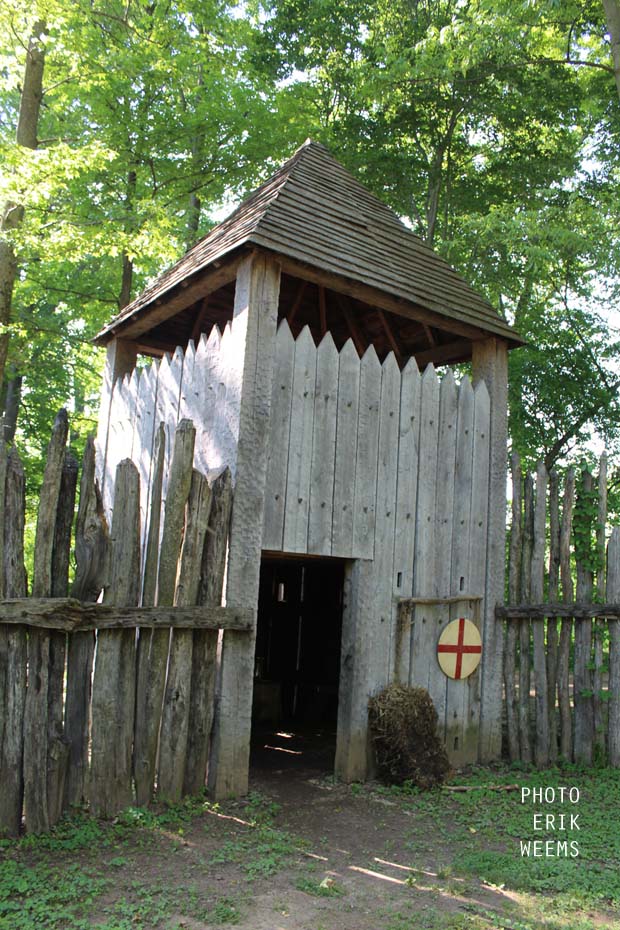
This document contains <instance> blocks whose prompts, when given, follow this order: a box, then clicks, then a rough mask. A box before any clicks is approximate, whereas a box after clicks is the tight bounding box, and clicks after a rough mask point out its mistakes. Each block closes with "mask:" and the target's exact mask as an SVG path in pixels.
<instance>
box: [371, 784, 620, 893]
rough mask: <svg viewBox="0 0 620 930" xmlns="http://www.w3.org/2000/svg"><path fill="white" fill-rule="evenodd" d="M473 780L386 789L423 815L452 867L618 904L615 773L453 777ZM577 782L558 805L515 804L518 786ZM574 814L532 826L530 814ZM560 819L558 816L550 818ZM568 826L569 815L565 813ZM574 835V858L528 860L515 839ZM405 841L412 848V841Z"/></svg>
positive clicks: (618, 787)
mask: <svg viewBox="0 0 620 930" xmlns="http://www.w3.org/2000/svg"><path fill="white" fill-rule="evenodd" d="M454 783H455V784H461V785H468V786H478V787H477V788H476V790H472V791H468V792H463V793H460V792H450V793H449V792H447V791H439V790H437V791H431V792H426V793H421V792H419V791H417V790H415V789H411V788H407V787H405V788H403V789H386V791H387V792H388V793H389V794H391V795H392V796H394V797H397V798H399V799H400V801H401V803H402V804H403V806H404V807H405V808H407V809H409V810H411V811H414V812H415V813H416V814H418V815H423V816H424V817H425V819H427V820H428V821H430V823H431V824H432V826H433V829H434V830H435V831H436V835H437V836H439V837H441V836H443V837H444V838H445V841H446V842H449V843H450V844H451V846H452V847H453V851H454V855H453V857H452V867H453V869H454V871H455V872H458V873H460V874H463V875H475V876H477V877H479V878H481V879H483V880H484V881H486V882H487V883H490V884H493V885H498V886H502V887H506V888H512V889H515V890H520V891H529V892H541V893H550V894H555V895H562V896H563V897H564V899H570V900H573V901H578V902H580V903H581V904H583V905H592V904H594V905H607V906H608V905H612V906H618V905H620V831H618V830H617V829H616V828H615V824H616V823H617V822H618V820H620V771H618V770H611V769H590V770H584V769H579V768H578V767H575V766H569V767H565V768H563V769H553V770H548V771H545V772H526V771H523V770H522V769H505V770H497V771H494V772H489V770H488V769H476V770H474V771H472V772H471V773H470V774H468V775H467V776H464V777H461V778H458V779H455V780H454ZM490 784H504V785H506V784H515V785H517V786H518V790H516V791H493V790H491V789H490V788H489V787H487V786H488V785H490ZM560 786H566V787H568V786H577V787H578V788H579V790H580V800H579V802H578V803H577V804H576V805H573V804H570V803H565V804H561V803H558V802H556V803H555V804H545V803H536V804H533V803H531V802H527V803H521V788H522V787H528V788H542V789H544V788H550V787H553V788H555V789H558V788H559V787H560ZM541 811H542V812H543V813H553V814H555V815H556V816H557V815H558V814H561V813H565V814H570V813H577V814H578V815H579V826H580V830H579V831H573V832H568V831H567V832H563V833H562V832H559V831H558V832H555V833H553V832H549V833H547V832H546V831H544V830H543V831H542V832H538V831H535V830H534V824H533V815H534V813H535V812H541ZM556 824H559V820H558V821H556ZM567 824H568V818H567ZM534 839H542V840H547V839H551V840H565V841H567V842H568V843H569V844H570V841H571V840H576V841H577V842H578V847H579V856H578V857H577V858H570V857H568V858H567V857H559V858H527V857H524V856H522V855H521V841H528V840H534ZM410 847H411V848H412V849H416V848H418V844H417V843H416V840H415V839H414V840H413V841H412V842H411V844H410Z"/></svg>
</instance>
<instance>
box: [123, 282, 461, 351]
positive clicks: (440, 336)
mask: <svg viewBox="0 0 620 930" xmlns="http://www.w3.org/2000/svg"><path fill="white" fill-rule="evenodd" d="M234 298H235V282H234V281H231V282H230V283H229V284H226V285H225V286H224V287H221V288H219V290H217V291H215V292H214V293H212V294H209V296H208V297H205V298H203V299H201V300H199V301H198V302H196V303H194V304H192V305H191V306H188V307H186V309H185V310H182V311H181V312H180V313H177V314H176V315H175V316H173V317H170V318H168V319H166V320H164V321H163V322H162V323H160V324H159V325H157V326H155V327H154V328H153V329H151V330H149V332H148V333H145V334H144V336H142V337H141V339H142V340H143V341H141V342H140V343H139V347H138V348H139V351H140V352H143V353H144V354H149V355H162V354H163V353H164V352H173V351H174V349H175V347H176V346H178V345H180V346H183V347H185V346H186V345H187V343H188V341H189V340H190V339H193V340H194V342H197V341H198V339H199V338H200V336H201V334H202V333H206V334H207V335H208V334H209V333H210V331H211V329H212V328H213V326H215V325H217V326H219V327H220V329H223V328H224V326H225V325H226V323H227V322H228V321H230V320H232V315H233V305H234ZM278 318H279V320H282V319H284V318H286V319H287V321H288V323H289V326H290V327H291V330H292V333H293V335H294V336H295V337H297V336H298V335H299V333H300V332H301V330H302V329H303V327H304V326H309V327H310V331H311V333H312V336H313V338H314V341H315V342H316V344H317V345H318V343H319V342H320V341H321V339H322V338H323V336H324V335H325V333H326V332H328V331H329V332H330V333H331V334H332V337H333V339H334V342H335V343H336V347H337V348H338V349H341V348H342V346H343V345H344V343H345V342H346V341H347V339H352V341H353V344H354V345H355V348H356V349H357V351H358V353H359V355H360V356H361V355H363V354H364V352H365V351H366V349H367V348H368V346H369V345H374V347H375V349H376V351H377V354H378V356H379V359H380V360H381V361H383V359H384V358H385V357H386V355H388V353H389V352H394V355H395V357H396V361H397V362H398V364H399V365H400V366H401V367H402V366H403V365H404V364H405V363H406V362H407V360H408V359H409V358H410V357H411V356H415V358H416V361H417V363H418V367H419V368H420V369H423V368H424V367H425V366H426V365H427V364H428V363H429V362H433V363H434V364H435V365H444V364H448V363H454V362H460V361H465V360H467V359H469V358H471V351H472V350H471V341H470V340H467V339H464V338H462V337H455V336H454V334H451V333H449V332H446V331H445V330H440V329H436V328H434V327H431V326H429V325H428V324H427V323H423V322H421V321H419V320H414V319H410V318H408V317H406V316H401V315H399V314H396V313H390V312H389V311H387V310H382V309H380V308H378V307H373V306H371V305H370V304H368V303H365V302H364V301H362V300H358V299H355V298H353V297H348V296H346V295H345V294H340V293H337V292H336V291H334V290H331V289H330V288H327V287H323V286H321V285H318V284H313V283H311V282H309V281H302V280H300V279H299V278H295V277H292V276H291V275H287V274H283V275H282V279H281V285H280V303H279V309H278Z"/></svg>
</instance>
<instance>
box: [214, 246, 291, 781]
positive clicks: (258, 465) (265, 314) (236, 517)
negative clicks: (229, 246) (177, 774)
mask: <svg viewBox="0 0 620 930" xmlns="http://www.w3.org/2000/svg"><path fill="white" fill-rule="evenodd" d="M279 292H280V268H279V265H278V264H277V263H276V262H275V261H274V260H273V259H271V258H269V257H268V256H266V255H262V254H256V255H252V256H250V257H249V258H247V259H246V260H244V261H243V262H242V263H241V265H240V266H239V270H238V272H237V284H236V291H235V308H234V314H233V321H232V330H231V336H232V341H233V343H234V349H235V351H233V352H231V359H234V360H235V363H236V368H235V370H234V371H231V372H230V382H229V386H230V388H231V395H232V396H231V401H232V403H231V414H232V416H233V417H234V418H235V420H236V422H235V423H233V432H234V431H236V430H238V447H237V467H236V484H235V493H234V498H233V509H232V523H231V530H230V546H229V557H228V583H227V590H226V603H227V605H228V606H235V607H248V608H251V609H252V610H253V611H254V612H255V622H254V629H253V630H252V632H251V633H250V634H248V633H237V632H232V631H227V632H226V633H225V634H224V638H223V642H222V656H221V667H220V699H219V706H218V710H217V714H216V720H215V729H214V734H213V748H212V754H211V759H210V761H209V787H210V789H211V791H212V792H213V794H214V796H215V797H216V798H224V797H230V796H235V795H240V794H245V793H246V792H247V789H248V765H249V754H250V730H251V722H252V690H253V681H254V650H255V643H256V610H257V607H258V584H259V574H260V558H261V547H262V536H263V516H264V509H265V484H266V477H267V453H268V449H267V442H268V435H269V418H270V408H271V392H272V381H273V369H274V351H275V342H276V324H277V318H278V297H279ZM235 401H236V403H235Z"/></svg>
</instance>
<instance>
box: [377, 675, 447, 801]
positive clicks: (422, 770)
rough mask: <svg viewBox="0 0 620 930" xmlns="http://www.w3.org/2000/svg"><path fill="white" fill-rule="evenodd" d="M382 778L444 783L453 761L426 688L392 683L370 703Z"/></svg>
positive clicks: (427, 785) (419, 783)
mask: <svg viewBox="0 0 620 930" xmlns="http://www.w3.org/2000/svg"><path fill="white" fill-rule="evenodd" d="M368 710H369V720H370V730H371V733H372V738H373V741H374V745H375V750H376V756H377V768H378V774H379V776H380V778H382V779H383V780H384V781H387V782H388V783H390V784H397V785H400V784H402V783H403V782H404V781H411V782H412V783H413V784H414V785H416V786H417V787H419V788H432V787H434V786H435V785H441V784H442V783H443V782H444V781H445V778H446V776H447V774H448V771H449V769H450V763H449V762H448V757H447V755H446V750H445V749H444V746H443V743H442V741H441V740H440V738H439V736H438V733H437V711H436V710H435V707H434V705H433V702H432V700H431V697H430V695H429V693H428V691H426V690H425V689H424V688H405V687H403V686H402V685H388V687H387V688H384V690H383V691H381V692H380V693H379V694H377V695H375V696H374V697H371V698H370V700H369V702H368Z"/></svg>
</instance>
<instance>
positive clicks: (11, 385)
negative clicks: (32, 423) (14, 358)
mask: <svg viewBox="0 0 620 930" xmlns="http://www.w3.org/2000/svg"><path fill="white" fill-rule="evenodd" d="M11 367H12V366H11ZM12 374H13V377H10V378H9V379H8V381H7V382H6V385H5V391H4V437H3V438H4V441H5V442H13V440H14V439H15V430H16V429H17V416H18V414H19V404H20V401H21V397H22V378H21V375H16V374H14V372H12Z"/></svg>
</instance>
